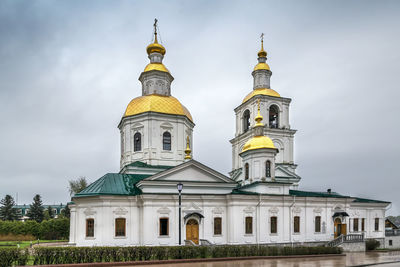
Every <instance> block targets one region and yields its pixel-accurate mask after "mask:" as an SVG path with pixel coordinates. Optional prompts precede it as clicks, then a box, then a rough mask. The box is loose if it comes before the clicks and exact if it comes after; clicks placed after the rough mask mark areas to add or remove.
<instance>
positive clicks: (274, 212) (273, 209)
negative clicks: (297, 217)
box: [268, 207, 279, 214]
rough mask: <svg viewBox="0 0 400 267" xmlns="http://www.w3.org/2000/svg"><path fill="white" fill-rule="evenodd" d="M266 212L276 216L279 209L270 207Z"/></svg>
mask: <svg viewBox="0 0 400 267" xmlns="http://www.w3.org/2000/svg"><path fill="white" fill-rule="evenodd" d="M268 211H269V213H273V214H277V213H278V212H279V209H278V208H277V207H272V208H270V209H269V210H268Z"/></svg>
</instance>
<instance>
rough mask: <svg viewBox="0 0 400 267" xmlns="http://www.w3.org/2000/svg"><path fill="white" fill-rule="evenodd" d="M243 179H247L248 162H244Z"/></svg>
mask: <svg viewBox="0 0 400 267" xmlns="http://www.w3.org/2000/svg"><path fill="white" fill-rule="evenodd" d="M244 179H245V180H247V179H249V164H248V163H246V164H244Z"/></svg>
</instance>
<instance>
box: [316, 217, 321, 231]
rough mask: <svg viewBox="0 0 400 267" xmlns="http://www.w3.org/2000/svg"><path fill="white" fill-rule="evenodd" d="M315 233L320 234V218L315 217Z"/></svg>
mask: <svg viewBox="0 0 400 267" xmlns="http://www.w3.org/2000/svg"><path fill="white" fill-rule="evenodd" d="M315 232H316V233H321V216H315Z"/></svg>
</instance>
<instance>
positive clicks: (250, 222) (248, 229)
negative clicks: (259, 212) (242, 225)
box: [246, 217, 253, 235]
mask: <svg viewBox="0 0 400 267" xmlns="http://www.w3.org/2000/svg"><path fill="white" fill-rule="evenodd" d="M252 233H253V217H246V234H247V235H248V234H252Z"/></svg>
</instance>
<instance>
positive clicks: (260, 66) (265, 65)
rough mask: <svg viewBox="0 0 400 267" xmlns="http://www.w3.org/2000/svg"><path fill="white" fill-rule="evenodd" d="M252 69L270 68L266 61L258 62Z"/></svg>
mask: <svg viewBox="0 0 400 267" xmlns="http://www.w3.org/2000/svg"><path fill="white" fill-rule="evenodd" d="M254 70H271V69H270V68H269V65H268V64H267V63H262V62H260V63H258V64H257V65H256V66H255V67H254Z"/></svg>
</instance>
